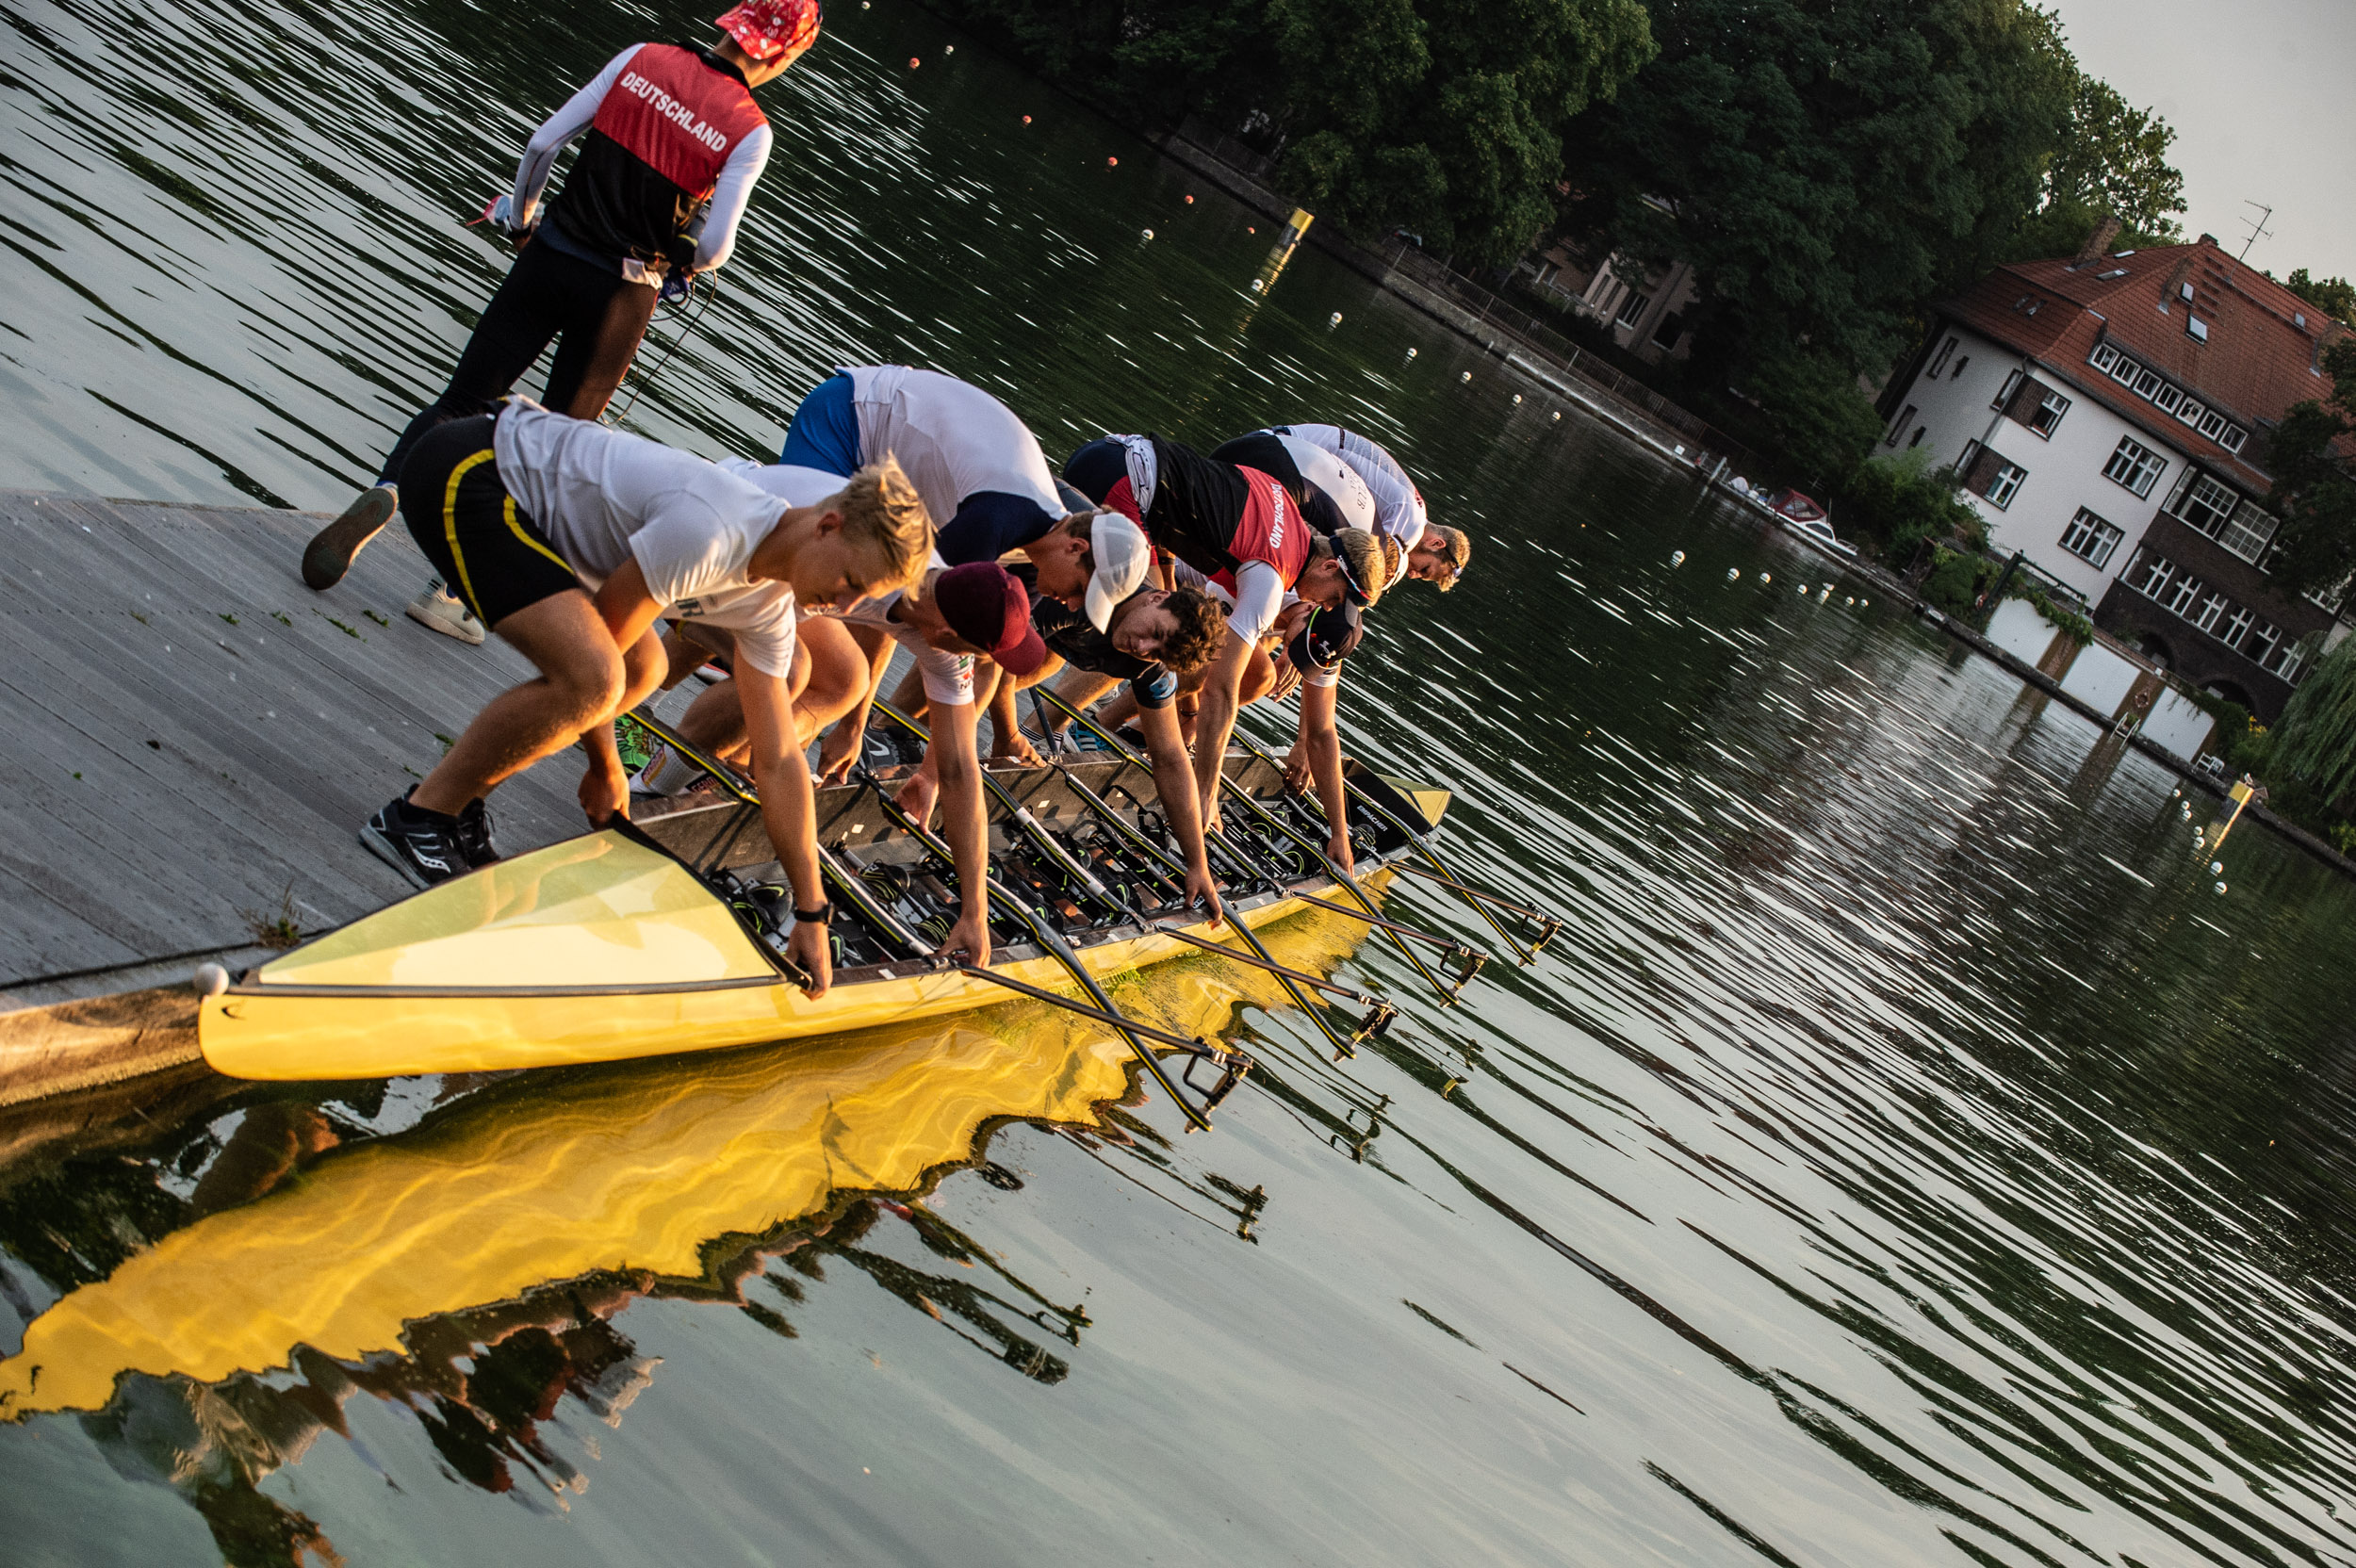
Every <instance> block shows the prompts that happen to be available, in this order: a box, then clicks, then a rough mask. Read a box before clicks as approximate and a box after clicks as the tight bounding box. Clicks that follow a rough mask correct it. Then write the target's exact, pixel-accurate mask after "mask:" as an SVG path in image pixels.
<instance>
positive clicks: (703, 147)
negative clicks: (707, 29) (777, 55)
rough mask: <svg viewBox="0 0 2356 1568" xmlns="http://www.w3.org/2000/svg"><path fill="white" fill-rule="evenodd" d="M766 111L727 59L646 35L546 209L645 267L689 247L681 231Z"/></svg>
mask: <svg viewBox="0 0 2356 1568" xmlns="http://www.w3.org/2000/svg"><path fill="white" fill-rule="evenodd" d="M767 123H768V119H767V117H765V116H764V115H762V113H761V109H760V106H758V105H756V104H755V103H754V102H753V92H752V89H751V88H749V87H747V86H745V85H744V75H743V73H740V72H739V71H738V70H737V69H736V68H735V67H734V66H732V65H730V64H728V62H727V61H726V60H724V59H722V58H720V57H719V56H717V55H714V54H712V53H710V52H709V51H707V50H703V49H682V48H679V46H677V45H676V44H669V43H647V44H642V45H640V47H639V49H638V52H637V53H636V54H634V55H632V56H631V57H630V63H629V64H628V65H625V66H624V67H622V74H621V76H620V78H619V79H618V80H616V81H615V82H614V86H613V87H612V88H610V89H608V90H607V91H606V95H605V101H604V102H603V103H601V104H599V105H598V106H597V119H596V120H594V121H592V122H590V126H589V135H588V138H587V139H586V140H585V141H584V142H583V143H582V145H581V156H580V157H579V158H578V159H577V160H576V161H575V162H574V164H573V169H572V172H571V173H569V174H567V175H566V176H565V177H564V189H562V190H560V191H558V192H557V193H556V199H555V200H554V201H553V202H551V203H549V204H548V217H549V218H550V219H552V220H553V221H555V222H556V224H557V226H558V227H559V228H561V229H563V230H564V237H566V238H568V239H570V240H572V241H573V242H574V243H575V244H577V245H579V246H581V248H582V249H584V250H589V251H594V252H596V253H598V254H600V255H609V256H613V257H614V258H616V259H617V260H618V259H620V258H622V257H629V258H631V259H633V260H636V261H638V262H640V263H642V264H643V265H645V266H646V268H647V269H648V270H653V271H662V270H664V269H666V268H668V267H670V266H672V265H674V264H678V265H685V263H686V261H687V260H688V259H689V258H690V257H691V256H692V255H693V254H694V252H693V249H692V247H688V246H685V245H684V243H683V241H682V239H681V236H682V234H683V232H684V231H685V229H686V228H687V225H688V224H689V223H690V222H692V221H694V220H695V213H696V210H697V209H698V208H699V207H701V206H702V205H703V204H704V203H705V202H706V201H707V200H708V199H710V197H711V195H712V187H713V186H715V185H717V184H718V183H719V180H720V171H721V169H722V168H723V167H724V166H725V165H726V164H727V163H728V155H729V154H731V153H733V152H734V151H735V150H736V148H737V146H738V144H740V143H741V142H742V141H743V140H744V138H746V137H748V136H750V135H751V134H752V133H753V132H754V131H756V130H759V129H760V128H761V126H763V125H766V124H767Z"/></svg>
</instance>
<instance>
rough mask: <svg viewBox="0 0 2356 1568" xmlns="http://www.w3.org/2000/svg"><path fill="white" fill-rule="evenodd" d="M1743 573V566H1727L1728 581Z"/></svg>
mask: <svg viewBox="0 0 2356 1568" xmlns="http://www.w3.org/2000/svg"><path fill="white" fill-rule="evenodd" d="M1741 576H1742V567H1740V566H1728V567H1727V568H1726V580H1727V581H1728V582H1732V581H1733V580H1735V579H1736V578H1739V577H1741Z"/></svg>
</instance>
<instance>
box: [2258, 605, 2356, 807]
mask: <svg viewBox="0 0 2356 1568" xmlns="http://www.w3.org/2000/svg"><path fill="white" fill-rule="evenodd" d="M2272 761H2273V764H2274V766H2275V767H2276V768H2278V769H2280V770H2281V772H2282V774H2285V775H2288V776H2291V777H2293V778H2297V779H2299V780H2301V781H2303V782H2304V783H2306V784H2307V785H2308V786H2309V787H2311V788H2312V789H2314V791H2315V793H2316V794H2317V795H2318V796H2319V797H2321V799H2322V800H2323V801H2324V802H2325V803H2326V804H2327V805H2328V804H2330V803H2331V802H2332V801H2335V800H2337V799H2339V798H2340V797H2341V796H2342V795H2343V794H2345V793H2347V792H2348V790H2349V789H2350V788H2351V787H2356V637H2349V638H2346V639H2343V640H2342V642H2341V643H2340V645H2339V646H2338V647H2336V648H2333V649H2332V650H2331V652H2330V653H2328V654H2325V655H2324V656H2323V661H2322V662H2321V663H2318V664H2317V665H2316V666H2315V668H2314V669H2312V670H2310V671H2309V672H2307V678H2306V679H2304V680H2302V681H2300V682H2299V690H2297V691H2295V692H2293V693H2292V694H2291V700H2290V702H2289V704H2288V705H2287V706H2285V707H2284V708H2283V710H2282V721H2281V722H2280V723H2279V724H2277V725H2276V726H2275V727H2274V749H2273V757H2272Z"/></svg>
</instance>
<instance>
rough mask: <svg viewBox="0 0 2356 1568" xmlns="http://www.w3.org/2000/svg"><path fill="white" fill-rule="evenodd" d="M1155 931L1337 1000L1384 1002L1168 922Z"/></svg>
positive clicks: (1237, 924)
mask: <svg viewBox="0 0 2356 1568" xmlns="http://www.w3.org/2000/svg"><path fill="white" fill-rule="evenodd" d="M1235 925H1236V926H1237V928H1238V929H1241V927H1242V923H1241V922H1239V921H1238V922H1235ZM1153 929H1154V930H1155V931H1157V932H1159V933H1160V934H1161V935H1163V936H1165V937H1174V938H1176V939H1178V940H1180V941H1182V942H1185V943H1186V944H1187V945H1188V946H1190V947H1199V948H1201V949H1202V950H1203V952H1205V953H1216V954H1218V955H1219V956H1220V957H1222V958H1227V959H1231V960H1233V961H1234V962H1235V963H1238V964H1243V965H1245V966H1247V967H1249V968H1252V969H1260V970H1266V971H1268V973H1270V974H1273V975H1277V976H1279V977H1280V978H1283V979H1286V980H1291V981H1293V982H1295V983H1297V984H1299V985H1303V986H1315V987H1316V988H1317V989H1319V990H1321V991H1330V992H1332V993H1333V995H1335V996H1346V997H1348V998H1349V999H1350V1001H1352V1002H1364V1003H1366V1004H1367V1005H1373V1004H1374V1003H1375V1002H1377V1001H1379V1000H1380V998H1377V997H1372V996H1368V995H1367V994H1366V992H1365V991H1361V990H1352V989H1351V988H1350V987H1348V986H1338V985H1335V984H1334V983H1333V981H1331V980H1320V979H1318V978H1317V976H1316V975H1314V974H1310V973H1307V972H1304V971H1301V970H1297V969H1287V968H1285V967H1284V965H1283V964H1280V963H1278V962H1276V961H1275V960H1274V959H1272V958H1255V957H1253V956H1252V955H1251V954H1249V953H1238V952H1236V951H1235V949H1234V948H1232V947H1229V946H1228V945H1227V944H1226V943H1225V942H1215V941H1210V940H1207V939H1203V938H1202V937H1198V936H1196V935H1194V934H1193V933H1192V932H1190V931H1181V930H1179V929H1178V928H1177V927H1176V926H1174V925H1171V924H1170V923H1168V922H1164V923H1160V924H1157V925H1156V926H1154V927H1153Z"/></svg>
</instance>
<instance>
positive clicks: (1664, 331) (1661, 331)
mask: <svg viewBox="0 0 2356 1568" xmlns="http://www.w3.org/2000/svg"><path fill="white" fill-rule="evenodd" d="M1683 335H1685V313H1684V312H1682V311H1677V310H1664V311H1662V312H1661V324H1660V325H1659V326H1657V327H1655V328H1653V330H1652V340H1653V345H1654V347H1656V348H1661V349H1669V350H1675V349H1676V348H1677V339H1678V338H1679V337H1682V336H1683Z"/></svg>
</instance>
